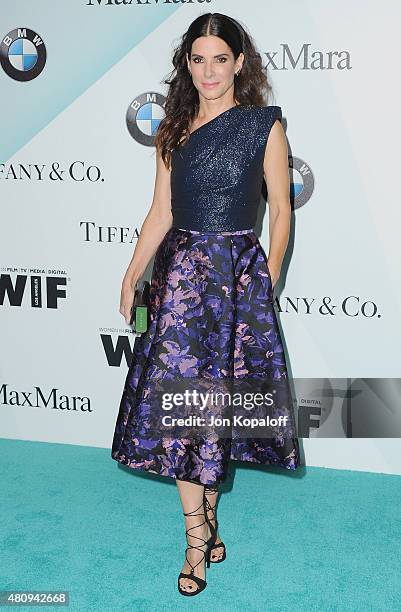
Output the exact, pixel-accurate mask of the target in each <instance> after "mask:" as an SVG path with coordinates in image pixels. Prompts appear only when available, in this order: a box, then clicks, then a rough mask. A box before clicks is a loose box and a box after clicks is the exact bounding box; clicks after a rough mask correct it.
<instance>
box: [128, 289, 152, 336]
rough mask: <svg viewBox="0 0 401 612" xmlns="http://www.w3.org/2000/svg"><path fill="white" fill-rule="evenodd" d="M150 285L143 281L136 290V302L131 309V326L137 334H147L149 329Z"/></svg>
mask: <svg viewBox="0 0 401 612" xmlns="http://www.w3.org/2000/svg"><path fill="white" fill-rule="evenodd" d="M149 306H150V283H149V281H142V283H141V286H140V287H139V288H137V289H135V294H134V301H133V304H132V308H131V319H130V322H129V323H130V325H133V329H134V331H135V332H136V333H137V334H142V333H143V332H146V331H147V329H148V327H149Z"/></svg>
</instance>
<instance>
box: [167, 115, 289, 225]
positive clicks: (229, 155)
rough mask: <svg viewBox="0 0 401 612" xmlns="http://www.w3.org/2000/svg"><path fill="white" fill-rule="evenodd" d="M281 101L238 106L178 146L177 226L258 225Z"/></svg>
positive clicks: (175, 182)
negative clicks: (268, 151) (266, 157)
mask: <svg viewBox="0 0 401 612" xmlns="http://www.w3.org/2000/svg"><path fill="white" fill-rule="evenodd" d="M281 117H282V114H281V108H280V106H256V105H245V106H233V107H231V108H229V109H228V110H226V111H224V112H223V113H221V114H220V115H217V117H214V119H212V120H211V121H209V122H207V123H204V124H203V125H201V126H200V127H199V128H197V129H196V130H194V131H193V132H192V134H191V135H190V137H189V140H188V142H187V143H186V144H185V145H180V146H178V147H177V148H176V149H174V150H173V153H172V167H171V211H172V214H173V226H175V227H179V228H185V229H192V230H197V231H237V230H242V229H247V228H251V227H254V225H255V223H256V217H257V210H258V206H259V201H260V195H261V188H262V182H263V160H264V153H265V148H266V144H267V140H268V137H269V133H270V130H271V128H272V126H273V124H274V122H275V121H276V119H278V120H281Z"/></svg>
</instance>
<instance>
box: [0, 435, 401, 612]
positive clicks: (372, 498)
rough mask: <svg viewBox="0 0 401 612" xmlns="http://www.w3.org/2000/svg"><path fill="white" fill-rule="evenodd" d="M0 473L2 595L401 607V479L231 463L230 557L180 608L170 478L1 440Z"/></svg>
mask: <svg viewBox="0 0 401 612" xmlns="http://www.w3.org/2000/svg"><path fill="white" fill-rule="evenodd" d="M0 471H1V474H2V477H1V484H2V487H1V489H2V490H1V501H0V508H1V553H0V554H1V559H0V589H3V590H11V589H24V590H27V589H33V590H42V589H43V590H55V589H63V590H68V591H69V593H70V606H69V608H60V609H69V610H96V611H102V610H107V611H113V612H115V611H118V610H124V611H127V610H135V611H142V610H143V611H146V612H148V611H150V610H157V611H160V610H166V611H167V610H168V611H170V610H172V609H173V610H189V609H191V610H201V609H202V610H205V609H206V610H209V611H213V612H216V611H217V612H219V611H226V610H227V611H233V610H234V611H235V610H238V611H239V610H241V611H243V610H244V609H247V610H257V611H258V612H259V611H272V612H273V611H277V612H283V611H287V610H291V611H292V612H295V611H296V612H299V611H304V610H305V611H308V612H310V611H312V610H316V611H319V612H322V611H324V612H326V611H331V610H339V611H343V610H352V611H359V610H361V611H362V610H363V611H364V612H366V611H367V610H368V611H370V610H374V611H378V610H383V611H384V610H386V611H388V610H400V609H401V603H400V602H401V569H400V567H401V562H400V557H401V477H399V476H392V475H383V474H372V473H367V472H352V471H342V470H329V469H321V468H313V467H307V468H301V469H300V470H298V471H297V472H296V473H295V474H294V473H290V472H287V471H286V470H283V469H280V468H271V467H268V468H257V467H255V466H253V465H250V466H247V465H245V464H244V463H236V462H231V470H230V475H229V478H228V479H227V482H226V483H225V492H224V493H223V495H222V496H221V500H220V505H219V520H220V522H221V529H220V534H221V537H222V539H223V540H224V541H225V543H226V545H227V559H226V561H224V563H222V564H221V565H214V566H211V567H210V569H209V570H208V571H207V580H208V586H207V587H206V590H205V591H204V592H203V593H201V594H200V595H199V596H197V597H193V598H190V597H183V596H182V595H180V594H179V593H178V591H177V586H176V582H177V576H178V574H179V572H180V571H181V566H182V563H183V561H184V550H185V534H184V524H183V517H182V515H181V512H182V511H181V505H180V501H179V498H178V491H177V488H176V485H175V482H174V481H173V480H172V479H170V478H163V477H159V476H151V475H144V474H143V473H138V472H136V473H135V472H133V471H132V470H128V469H127V468H124V467H121V466H120V465H119V464H118V463H117V462H115V461H113V460H112V459H111V457H110V451H109V449H99V448H92V447H83V446H72V445H66V444H48V443H39V442H28V441H16V440H5V439H3V440H0ZM41 607H42V606H41ZM10 609H12V608H10ZM14 609H22V606H18V607H14ZM24 609H25V610H27V609H29V608H27V607H24ZM34 609H37V607H36V606H35V608H34ZM43 609H45V610H51V609H53V610H54V609H55V608H54V607H53V608H50V607H49V606H44V607H43Z"/></svg>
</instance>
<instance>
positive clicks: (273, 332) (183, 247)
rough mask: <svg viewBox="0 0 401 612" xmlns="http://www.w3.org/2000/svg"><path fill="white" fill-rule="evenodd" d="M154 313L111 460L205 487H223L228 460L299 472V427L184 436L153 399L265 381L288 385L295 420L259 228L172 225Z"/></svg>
mask: <svg viewBox="0 0 401 612" xmlns="http://www.w3.org/2000/svg"><path fill="white" fill-rule="evenodd" d="M149 312H150V324H149V327H148V330H147V331H146V332H144V333H143V334H141V335H140V336H137V337H136V338H135V341H134V346H133V356H132V361H131V363H130V365H129V369H128V373H127V376H126V380H125V385H124V388H123V392H122V397H121V401H120V406H119V411H118V414H117V420H116V425H115V431H114V437H113V443H112V449H111V457H112V458H113V459H114V460H116V461H118V462H119V463H121V464H123V465H126V466H128V467H129V468H132V469H134V470H143V471H146V472H150V473H154V474H159V475H161V476H167V477H170V478H174V479H178V480H184V481H190V482H194V483H197V484H203V485H219V484H220V483H222V482H223V481H224V480H225V478H226V476H227V470H228V466H229V462H230V460H237V461H244V462H251V463H256V464H267V465H268V464H270V465H276V466H279V467H282V468H286V469H289V470H295V469H296V468H297V467H298V466H299V465H300V453H299V443H298V439H297V437H296V433H294V432H295V429H289V430H288V432H289V433H287V434H286V435H284V436H283V435H281V436H280V435H277V436H276V435H272V436H271V437H266V436H265V435H261V434H260V433H259V434H257V435H256V434H255V436H254V435H253V434H252V432H251V430H250V429H249V428H248V429H247V431H246V436H244V435H243V431H239V432H238V431H234V432H233V433H232V435H224V436H223V435H222V436H219V435H216V431H215V432H214V434H215V435H213V433H212V434H210V431H209V432H207V431H206V430H202V429H199V430H188V429H187V430H185V432H184V433H183V434H182V435H181V434H180V430H179V429H177V428H175V429H174V428H173V429H172V428H171V427H170V428H169V427H167V426H165V425H162V424H161V419H160V413H161V412H163V411H162V409H161V407H160V404H157V403H156V401H155V400H154V399H153V400H152V401H151V400H150V398H151V397H152V393H153V397H154V396H155V391H154V390H155V388H156V387H157V385H159V388H160V384H164V385H167V383H169V384H170V388H171V385H174V384H175V383H178V382H180V384H182V383H183V382H186V381H187V382H188V383H189V382H191V384H192V388H193V386H194V383H195V385H196V383H198V382H200V381H201V382H203V381H220V382H221V381H224V382H226V381H231V382H232V381H234V382H236V383H240V382H243V383H245V382H247V381H252V383H251V386H252V385H253V381H254V380H260V378H259V377H263V379H264V380H265V381H266V380H267V382H271V383H272V384H276V383H277V384H278V383H279V384H280V385H281V386H280V389H281V391H280V393H281V407H284V408H285V412H286V414H287V415H289V416H290V417H291V418H293V417H294V413H293V400H292V397H291V390H290V386H289V384H288V382H289V381H288V372H287V366H286V361H285V356H284V350H283V343H282V338H281V336H280V330H279V326H278V322H277V317H276V313H275V310H274V301H273V288H272V283H271V278H270V273H269V269H268V266H267V257H266V253H265V251H264V249H263V247H262V245H261V244H260V242H259V239H258V237H257V236H256V234H255V232H254V230H253V228H250V229H244V230H240V231H234V232H198V231H194V230H188V229H184V228H178V227H175V226H172V227H171V228H170V229H169V230H168V232H167V233H166V235H165V236H164V238H163V240H162V242H161V243H160V245H159V247H158V249H157V251H156V254H155V258H154V264H153V270H152V278H151V289H150V307H149ZM283 396H284V398H283ZM159 399H160V396H157V400H159ZM177 410H178V412H179V410H180V409H179V407H178V408H177V407H176V411H177ZM281 413H283V411H282V410H281ZM293 422H294V421H293ZM183 431H184V430H183ZM190 431H192V435H190ZM258 431H259V432H260V430H258Z"/></svg>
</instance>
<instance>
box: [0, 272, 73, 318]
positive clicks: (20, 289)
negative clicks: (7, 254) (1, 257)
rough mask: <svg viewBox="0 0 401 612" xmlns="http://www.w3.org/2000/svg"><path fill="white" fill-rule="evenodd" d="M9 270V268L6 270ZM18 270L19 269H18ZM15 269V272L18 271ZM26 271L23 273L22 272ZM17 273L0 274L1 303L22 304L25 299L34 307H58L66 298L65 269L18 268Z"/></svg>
mask: <svg viewBox="0 0 401 612" xmlns="http://www.w3.org/2000/svg"><path fill="white" fill-rule="evenodd" d="M6 271H7V270H6ZM16 271H17V270H16ZM16 271H14V272H16ZM22 271H23V272H24V273H21V272H22ZM17 272H18V273H17V274H15V273H14V274H9V273H8V274H7V273H3V274H1V275H0V305H1V306H5V304H6V303H8V304H9V305H10V306H21V305H22V302H23V300H24V299H25V300H26V301H27V302H28V303H29V305H30V306H32V308H58V307H59V303H60V299H65V298H66V286H67V280H70V279H69V278H67V277H66V276H57V274H63V275H65V272H64V271H57V270H55V271H53V273H51V272H50V273H49V272H48V273H47V274H46V272H45V271H44V270H29V271H28V270H24V269H21V270H18V271H17Z"/></svg>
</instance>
